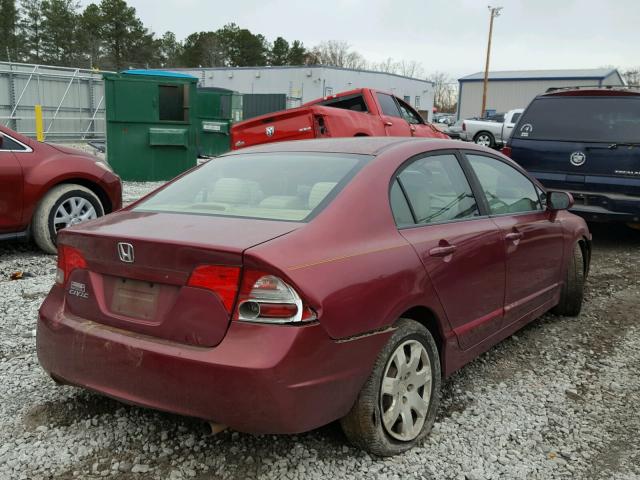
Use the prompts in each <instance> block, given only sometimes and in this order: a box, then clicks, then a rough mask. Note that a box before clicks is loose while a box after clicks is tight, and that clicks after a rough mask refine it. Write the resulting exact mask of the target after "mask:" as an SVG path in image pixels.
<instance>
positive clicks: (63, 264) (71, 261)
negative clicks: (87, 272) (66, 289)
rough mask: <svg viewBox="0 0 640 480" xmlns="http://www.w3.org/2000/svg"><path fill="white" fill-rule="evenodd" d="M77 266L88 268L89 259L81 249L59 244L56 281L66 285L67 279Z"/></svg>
mask: <svg viewBox="0 0 640 480" xmlns="http://www.w3.org/2000/svg"><path fill="white" fill-rule="evenodd" d="M76 268H87V261H86V260H85V259H84V257H83V256H82V253H81V252H80V250H78V249H76V248H73V247H70V246H68V245H58V268H57V269H56V283H57V284H59V285H64V283H65V281H66V280H67V279H68V278H69V275H71V272H73V271H74V270H75V269H76Z"/></svg>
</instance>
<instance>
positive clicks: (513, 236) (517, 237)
mask: <svg viewBox="0 0 640 480" xmlns="http://www.w3.org/2000/svg"><path fill="white" fill-rule="evenodd" d="M504 238H506V239H507V240H511V241H513V242H515V241H516V240H520V239H521V238H522V234H521V233H520V232H511V233H507V234H506V235H505V236H504Z"/></svg>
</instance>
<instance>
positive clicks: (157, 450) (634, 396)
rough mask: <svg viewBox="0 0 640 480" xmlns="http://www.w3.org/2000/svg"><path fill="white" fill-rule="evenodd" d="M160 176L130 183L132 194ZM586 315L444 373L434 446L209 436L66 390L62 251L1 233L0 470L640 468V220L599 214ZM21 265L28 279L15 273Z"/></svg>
mask: <svg viewBox="0 0 640 480" xmlns="http://www.w3.org/2000/svg"><path fill="white" fill-rule="evenodd" d="M154 185H155V184H132V183H127V184H125V198H126V201H132V200H133V199H135V198H136V197H137V196H139V195H142V194H144V193H145V192H146V191H148V190H149V189H150V188H152V187H153V186H154ZM593 233H594V239H595V240H594V248H595V250H594V255H593V266H592V275H591V277H590V278H589V281H588V286H587V295H586V303H585V307H584V310H583V313H582V315H580V317H578V318H563V317H556V316H552V315H546V316H544V317H543V318H542V319H540V320H537V321H535V322H533V323H532V324H531V325H529V326H528V327H526V328H524V329H523V330H521V331H520V332H518V334H517V335H516V336H514V337H512V338H510V339H508V340H506V341H504V342H503V343H502V344H500V345H498V346H497V347H495V348H493V349H492V350H491V351H489V352H487V353H486V354H484V355H483V356H481V357H480V358H478V359H477V360H476V361H474V362H472V363H471V364H469V365H468V366H466V367H465V368H463V369H462V370H461V371H460V372H458V373H457V374H455V375H454V376H453V377H451V378H450V379H448V380H447V381H446V382H445V385H444V393H443V397H444V398H443V405H442V408H441V411H440V414H439V416H438V419H437V421H436V424H435V426H434V430H433V433H432V434H431V436H430V437H429V438H428V439H427V440H425V442H424V443H423V445H421V446H420V447H419V448H415V449H413V450H412V451H410V452H408V453H406V454H404V455H400V456H397V457H393V458H388V459H378V458H372V457H371V456H369V455H367V454H365V453H363V452H361V451H358V450H356V449H354V448H351V447H350V446H347V445H346V443H345V439H344V436H343V435H342V433H341V431H340V428H339V426H337V425H336V424H332V425H328V426H326V427H323V428H321V429H318V430H316V431H313V432H310V433H307V434H303V435H295V436H273V435H260V436H254V435H247V434H241V433H237V432H231V431H226V432H223V433H221V434H218V435H215V436H214V435H211V434H210V433H209V430H208V427H207V425H206V424H205V423H204V422H201V421H199V420H195V419H190V418H184V417H179V416H175V415H170V414H166V413H159V412H154V411H151V410H147V409H143V408H137V407H132V406H127V405H123V404H120V403H118V402H116V401H114V400H110V399H107V398H104V397H101V396H99V395H96V394H92V393H88V392H85V391H82V390H80V389H77V388H73V387H68V386H56V385H55V384H54V383H53V381H52V380H51V379H49V377H48V376H47V375H46V374H45V373H44V372H43V371H42V370H41V369H40V368H39V366H38V362H37V359H36V354H35V338H34V335H35V330H34V328H35V321H36V315H37V310H38V307H39V305H40V303H41V302H42V300H43V298H44V296H45V295H46V293H47V291H48V290H49V288H50V286H51V284H52V283H53V278H54V269H55V259H54V258H53V257H50V256H46V255H44V254H42V253H40V252H38V251H37V250H36V249H35V247H33V246H31V245H30V244H24V243H4V244H0V338H1V340H0V384H1V385H2V388H1V389H0V479H5V478H7V479H14V478H15V479H29V480H37V479H48V478H60V479H72V478H98V477H110V478H123V479H182V478H197V479H245V478H287V479H297V478H300V479H305V480H308V479H313V478H350V479H369V478H383V479H407V478H422V479H468V480H479V479H498V478H500V479H502V478H506V479H515V478H518V479H521V478H522V479H524V478H526V479H556V478H567V479H568V478H571V479H574V478H575V479H605V478H611V479H620V480H622V479H636V478H640V416H638V412H637V411H638V406H640V376H639V373H640V327H639V325H638V321H637V318H638V314H637V312H638V299H639V298H640V297H639V295H640V273H639V272H640V255H638V253H640V232H635V231H632V230H630V229H627V228H626V227H623V226H606V227H603V226H593ZM17 270H22V271H25V272H28V273H29V274H30V275H32V276H28V277H27V278H24V279H23V280H19V281H10V280H9V276H10V275H11V273H13V272H14V271H17Z"/></svg>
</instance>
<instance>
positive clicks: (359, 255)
mask: <svg viewBox="0 0 640 480" xmlns="http://www.w3.org/2000/svg"><path fill="white" fill-rule="evenodd" d="M571 203H572V199H571V197H570V195H568V194H566V193H563V192H547V191H546V190H545V189H544V188H543V187H542V186H541V185H540V184H539V183H538V182H537V181H536V180H534V179H532V178H531V177H530V176H529V175H528V174H527V173H525V172H524V171H523V170H522V169H521V168H520V167H518V166H517V165H516V164H515V163H513V162H512V161H511V160H509V159H508V158H506V157H504V156H502V155H501V154H499V153H496V152H494V151H492V150H489V149H486V148H482V147H478V146H475V145H471V144H468V143H461V142H453V141H451V140H431V139H408V138H359V139H358V138H355V139H336V140H311V141H300V142H286V143H277V144H269V145H265V146H260V147H256V148H251V149H244V150H240V151H238V152H232V153H229V154H227V155H224V156H222V157H219V158H217V159H214V160H212V161H210V162H208V163H206V164H204V165H202V166H200V167H199V168H196V169H194V170H192V171H190V172H188V173H187V174H185V175H183V176H181V177H179V178H178V179H176V180H174V181H173V182H171V183H169V184H167V185H166V186H164V187H163V188H161V189H159V190H157V191H155V192H153V193H152V194H151V195H149V196H147V197H145V198H143V199H142V200H140V201H138V202H137V203H135V204H133V205H130V206H128V207H127V208H125V209H123V210H121V211H119V212H116V213H114V214H111V215H109V216H107V217H104V218H100V219H97V220H94V221H92V222H89V223H87V224H82V225H78V226H75V227H71V228H69V229H65V230H63V231H61V232H60V234H59V239H58V247H59V260H58V272H57V278H56V284H55V285H54V287H53V288H52V290H51V292H50V293H49V296H48V297H47V298H46V300H45V302H44V303H43V305H42V307H41V309H40V315H39V321H38V334H37V344H38V356H39V359H40V363H41V364H42V366H43V367H44V369H45V370H46V371H47V372H49V374H50V375H51V376H52V377H53V378H54V379H55V380H57V381H58V382H62V383H67V384H71V385H78V386H81V387H84V388H87V389H90V390H94V391H96V392H100V393H103V394H105V395H108V396H110V397H114V398H116V399H120V400H122V401H125V402H128V403H133V404H138V405H143V406H147V407H152V408H156V409H160V410H166V411H170V412H176V413H179V414H184V415H190V416H194V417H199V418H202V419H206V420H208V421H210V422H212V423H214V424H217V425H218V426H228V427H230V428H233V429H236V430H240V431H243V432H255V433H294V432H303V431H307V430H310V429H313V428H316V427H319V426H321V425H324V424H327V423H329V422H332V421H334V420H338V419H340V422H341V424H342V427H343V429H344V431H345V433H346V435H347V437H348V438H349V440H351V441H352V442H353V443H354V444H355V445H358V446H360V447H362V448H364V449H366V450H368V451H370V452H372V453H375V454H378V455H392V454H395V453H398V452H401V451H404V450H406V449H408V448H410V447H411V446H412V445H414V444H416V443H417V442H419V441H420V440H421V439H422V438H423V437H424V436H425V435H427V434H428V432H429V430H430V428H431V426H432V425H433V422H434V418H435V415H436V410H437V407H438V400H439V396H440V392H439V391H440V385H441V381H442V378H443V377H446V376H447V375H450V374H451V373H452V372H454V371H455V370H457V369H459V368H461V367H462V366H463V365H464V364H465V363H467V362H469V361H471V360H472V359H474V358H475V357H477V356H478V355H479V354H480V353H482V352H484V351H486V350H487V349H489V348H490V347H491V346H492V345H494V344H496V343H497V342H499V341H500V340H501V339H503V338H505V337H507V336H508V335H510V334H511V333H513V332H515V331H516V330H518V329H519V328H521V327H522V326H523V325H525V324H526V323H528V322H530V321H532V320H533V319H534V318H536V317H538V316H540V315H542V314H543V313H545V312H546V311H548V310H553V311H554V312H556V313H557V314H560V315H577V314H578V313H579V312H580V307H581V303H582V296H583V293H582V292H583V284H584V281H585V277H586V275H587V273H588V270H589V259H590V251H591V249H590V245H591V235H590V233H589V231H588V229H587V226H586V224H585V222H584V221H583V220H582V219H580V218H579V217H577V216H574V215H572V214H570V213H568V212H567V211H566V209H567V208H568V207H570V206H571Z"/></svg>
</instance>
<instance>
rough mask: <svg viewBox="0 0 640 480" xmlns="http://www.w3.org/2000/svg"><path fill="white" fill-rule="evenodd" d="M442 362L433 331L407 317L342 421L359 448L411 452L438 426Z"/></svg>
mask: <svg viewBox="0 0 640 480" xmlns="http://www.w3.org/2000/svg"><path fill="white" fill-rule="evenodd" d="M441 381H442V380H441V375H440V358H439V355H438V348H437V347H436V343H435V341H434V340H433V337H432V336H431V333H430V332H429V330H427V329H426V328H425V327H424V326H422V325H421V324H419V323H418V322H415V321H413V320H410V319H406V318H401V319H400V320H399V321H398V323H397V329H396V331H395V332H394V333H393V335H392V336H391V338H390V339H389V341H388V342H387V344H386V345H385V346H384V348H383V349H382V351H381V352H380V354H379V355H378V358H377V359H376V363H375V365H374V367H373V371H372V372H371V375H370V377H369V379H368V380H367V382H366V383H365V385H364V386H363V387H362V390H361V391H360V393H359V395H358V398H357V400H356V402H355V404H354V406H353V407H352V408H351V411H350V412H349V413H348V414H347V415H346V416H345V417H344V418H342V419H341V420H340V424H341V426H342V430H343V431H344V433H345V435H346V436H347V438H348V439H349V441H350V442H351V443H352V444H354V445H355V446H357V447H359V448H361V449H363V450H366V451H368V452H370V453H373V454H375V455H379V456H390V455H396V454H398V453H401V452H404V451H406V450H409V449H410V448H412V447H413V446H414V445H416V444H417V443H418V442H420V440H422V439H423V438H424V437H425V436H426V435H427V434H428V433H429V432H430V431H431V427H432V426H433V422H434V421H435V417H436V412H437V410H438V405H439V403H440V385H441Z"/></svg>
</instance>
